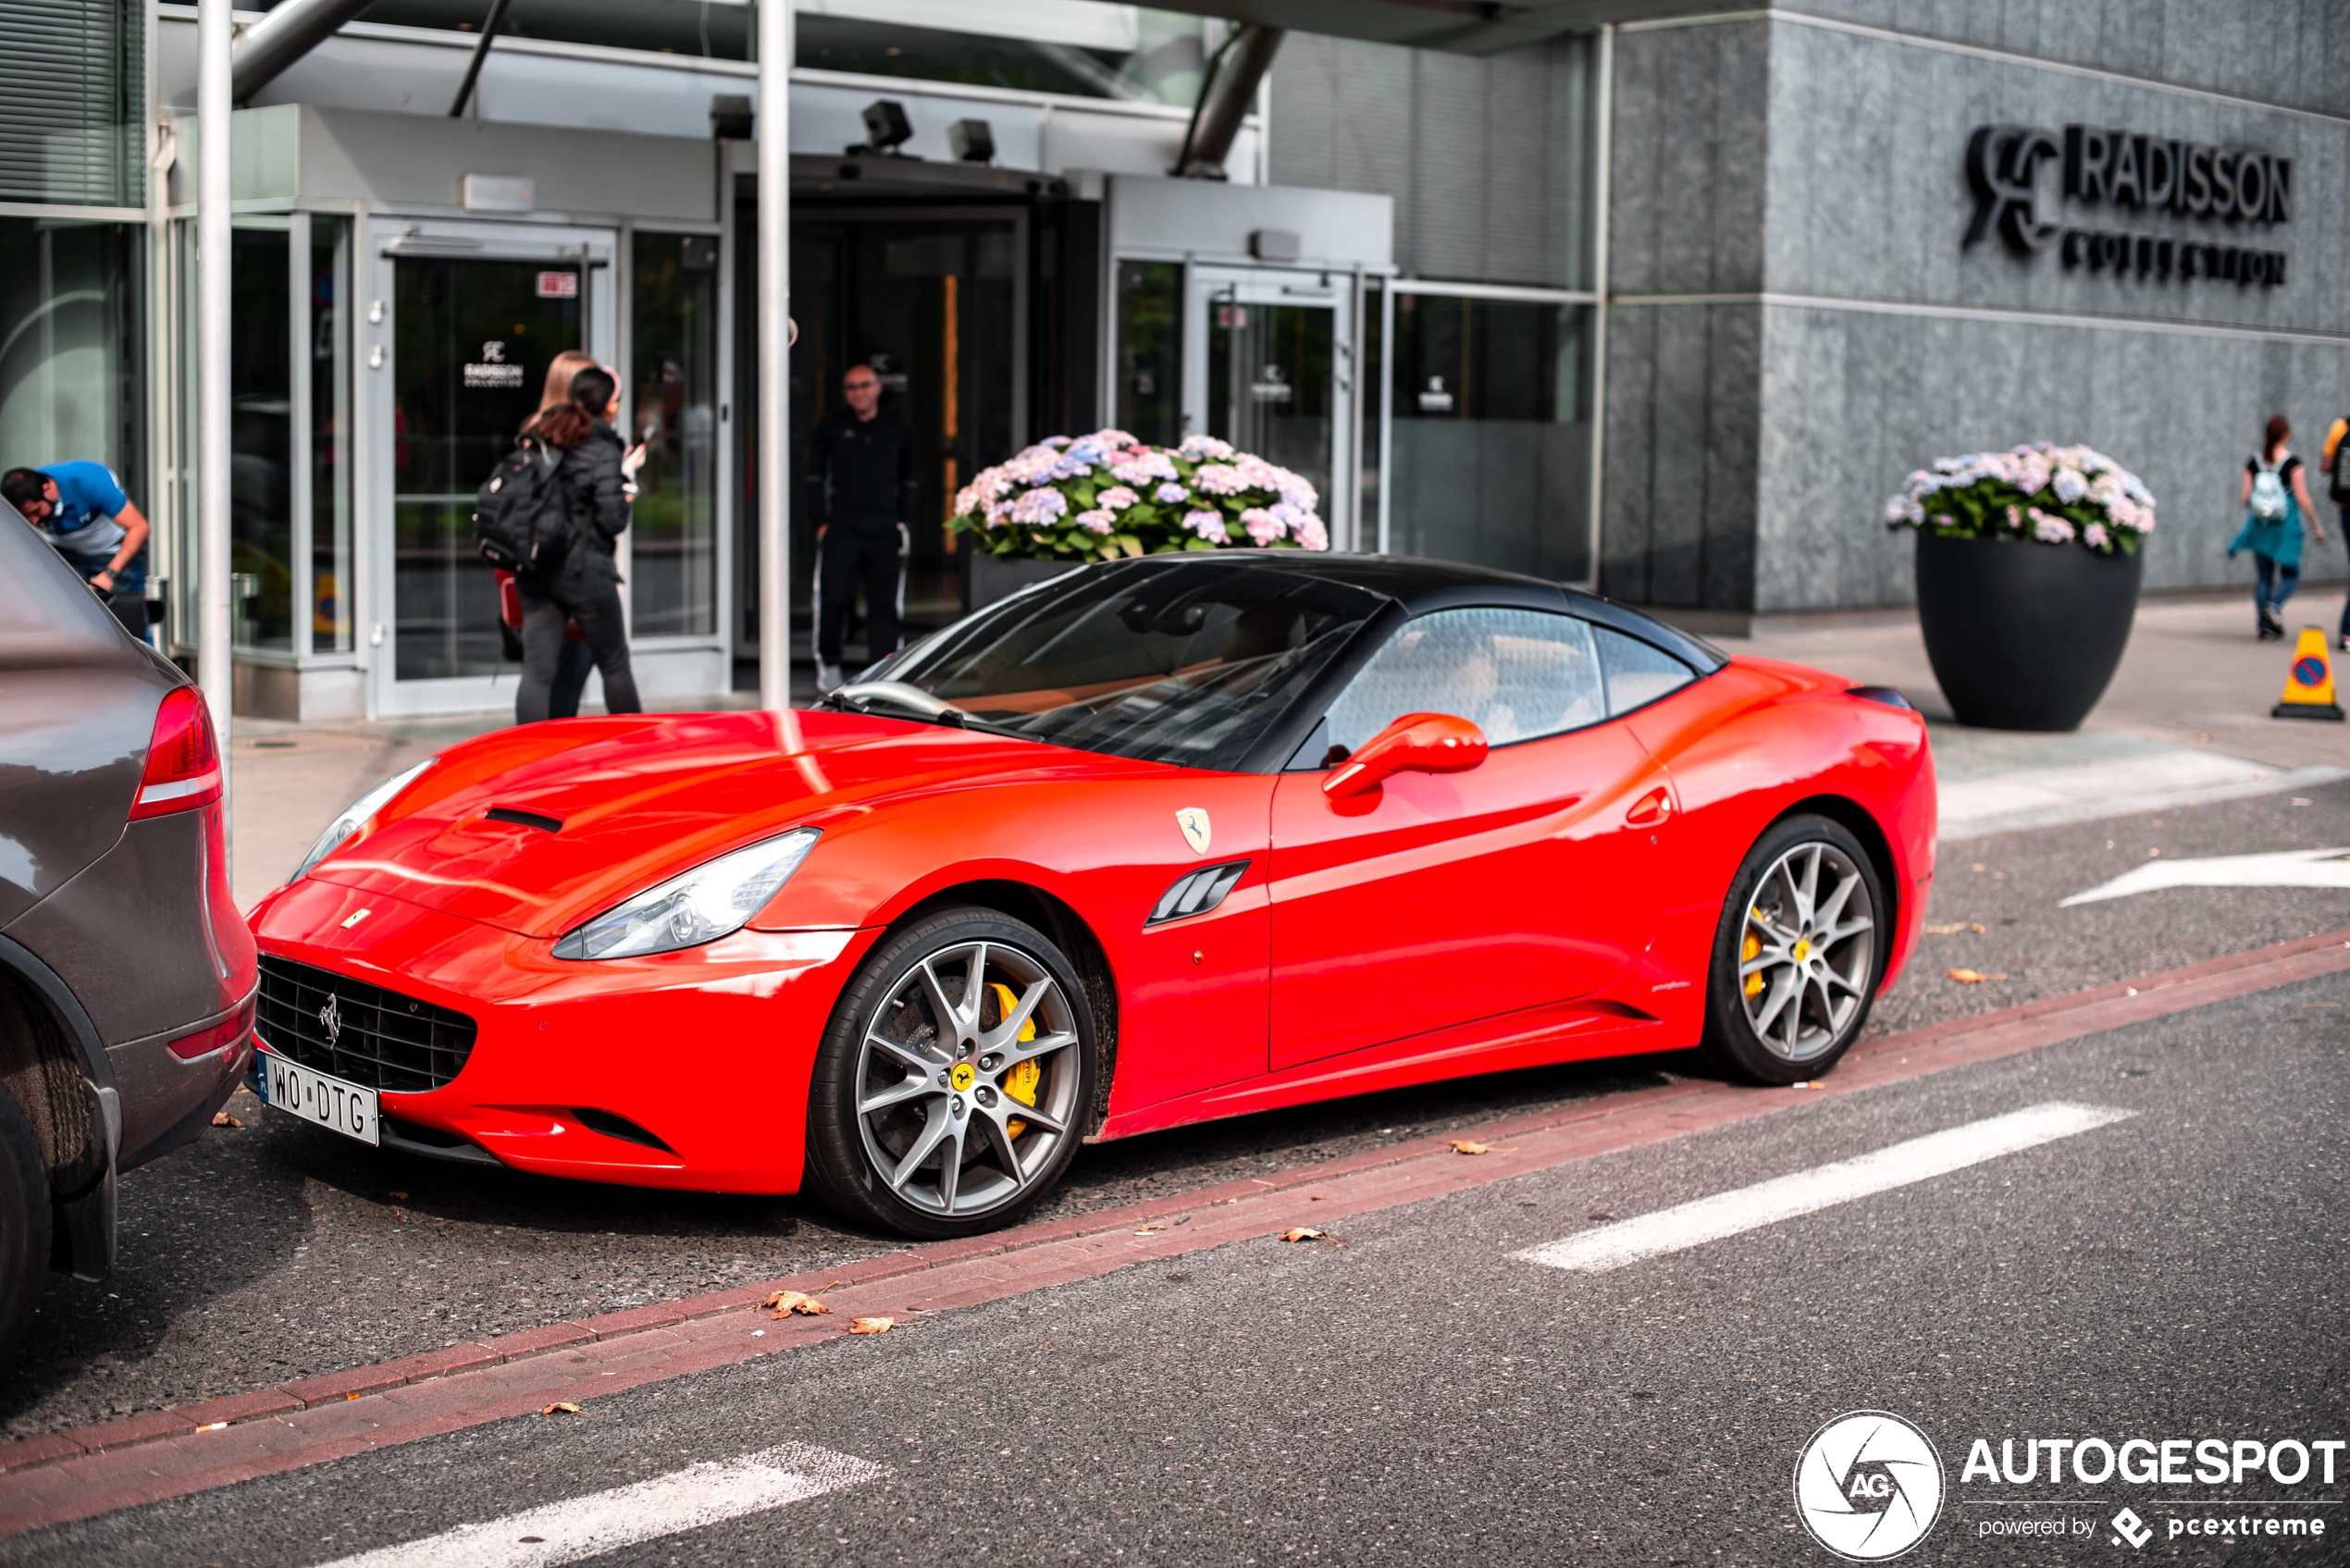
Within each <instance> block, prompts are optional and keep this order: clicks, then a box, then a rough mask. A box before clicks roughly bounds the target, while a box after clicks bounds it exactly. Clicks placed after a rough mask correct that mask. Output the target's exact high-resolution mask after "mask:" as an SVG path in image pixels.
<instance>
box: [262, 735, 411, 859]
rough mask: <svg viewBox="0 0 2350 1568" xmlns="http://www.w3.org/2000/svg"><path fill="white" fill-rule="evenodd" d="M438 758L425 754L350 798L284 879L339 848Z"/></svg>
mask: <svg viewBox="0 0 2350 1568" xmlns="http://www.w3.org/2000/svg"><path fill="white" fill-rule="evenodd" d="M439 760H440V759H439V758H438V757H427V758H426V759H424V760H423V761H421V762H419V763H417V764H416V765H415V766H414V767H413V768H411V769H409V770H408V771H407V772H404V773H402V774H401V775H399V776H398V777H397V778H390V779H386V780H384V782H383V783H381V784H377V786H376V787H375V788H373V789H371V790H369V791H368V792H367V793H366V794H365V795H363V796H360V797H359V798H358V799H356V800H354V801H352V803H351V804H350V805H349V806H348V807H346V808H345V809H344V810H343V813H342V815H341V816H340V817H337V818H336V819H335V820H334V821H331V822H328V824H327V831H326V832H325V833H320V834H319V835H318V842H317V843H315V844H314V845H312V846H310V853H309V854H307V855H305V856H303V858H302V866H301V869H299V870H296V871H295V872H294V874H293V875H291V876H290V877H288V878H287V879H286V881H287V882H288V883H297V882H300V881H301V880H302V879H303V878H304V877H306V876H308V875H309V874H310V868H311V867H313V866H315V865H316V864H317V863H318V862H319V861H321V860H323V859H325V858H327V857H328V856H329V855H331V854H333V853H334V852H335V851H336V850H338V849H340V848H341V847H342V846H343V845H344V843H345V842H346V841H347V840H349V839H350V838H351V837H352V834H354V833H357V832H358V831H359V830H360V829H361V828H364V827H365V826H366V825H367V819H368V818H370V817H373V816H374V815H375V814H376V813H377V812H378V811H380V810H382V809H384V808H385V807H387V806H389V805H390V804H391V803H392V801H393V800H394V799H396V798H398V796H399V795H400V792H401V791H402V790H403V789H406V788H407V787H408V786H409V785H410V784H414V783H415V782H416V780H417V778H418V776H419V775H421V774H422V773H423V772H424V771H425V770H426V769H427V768H429V767H431V766H432V765H433V764H434V763H435V762H438V761H439Z"/></svg>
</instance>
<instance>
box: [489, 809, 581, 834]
mask: <svg viewBox="0 0 2350 1568" xmlns="http://www.w3.org/2000/svg"><path fill="white" fill-rule="evenodd" d="M482 817H483V820H485V821H492V822H512V823H513V824H514V826H516V827H518V828H537V829H538V831H539V832H540V833H561V832H563V819H562V818H561V817H547V816H541V815H540V814H539V813H538V812H536V811H517V810H515V809H513V807H511V806H492V807H491V808H490V809H489V810H487V811H484V812H483V813H482Z"/></svg>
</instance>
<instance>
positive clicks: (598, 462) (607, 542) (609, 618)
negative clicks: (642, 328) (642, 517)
mask: <svg viewBox="0 0 2350 1568" xmlns="http://www.w3.org/2000/svg"><path fill="white" fill-rule="evenodd" d="M619 407H620V384H619V382H618V381H617V380H615V379H614V378H613V377H612V372H611V371H609V370H606V369H604V368H603V367H602V366H601V365H590V366H589V367H587V369H584V370H582V371H580V372H579V374H578V375H576V376H575V377H572V381H571V401H568V402H564V403H559V404H557V405H556V406H555V407H553V408H550V409H549V410H547V411H546V412H545V413H543V414H540V415H539V416H538V418H537V419H536V420H534V421H532V423H531V426H530V429H529V431H528V434H531V435H534V436H537V437H538V438H539V439H541V440H543V441H545V442H546V443H547V444H548V445H549V446H550V447H553V448H555V449H556V450H557V451H561V452H562V453H563V462H562V463H561V464H560V465H559V466H558V467H557V468H556V470H555V478H556V482H557V483H559V484H561V485H562V486H563V488H564V489H565V490H566V491H567V492H568V493H569V495H570V498H571V519H572V527H573V533H574V536H575V537H574V538H573V540H572V545H571V552H570V553H569V554H568V555H566V556H565V557H564V558H563V565H562V566H561V567H560V568H559V569H558V570H556V571H553V572H527V573H524V574H520V575H518V576H517V577H516V578H515V580H514V587H515V590H516V591H517V592H518V593H519V594H520V595H521V596H522V686H521V689H520V690H519V691H517V692H516V693H515V695H514V722H516V723H518V724H527V723H531V722H535V721H537V720H540V719H544V718H546V717H547V714H548V709H549V707H550V698H551V693H552V691H553V688H554V681H555V670H556V667H557V665H558V664H559V663H561V661H562V659H563V623H564V622H566V621H576V622H578V623H579V630H580V632H581V634H582V635H583V636H585V637H586V638H587V651H588V652H589V653H590V654H591V655H593V656H594V658H595V661H596V668H597V669H599V670H600V671H601V672H603V677H604V711H605V712H607V713H641V712H643V711H644V705H643V704H642V703H640V702H639V701H637V677H636V675H635V674H634V673H632V672H631V671H630V669H629V667H628V625H627V622H626V620H625V618H624V617H623V616H622V614H621V609H620V568H619V567H618V566H617V565H616V564H615V563H614V562H613V560H612V546H613V544H614V542H615V541H617V540H618V539H619V537H620V536H621V534H622V532H623V531H624V530H625V529H626V528H627V526H628V503H629V502H630V500H633V499H634V498H635V496H636V493H637V484H636V478H637V468H638V467H639V466H641V465H642V464H643V463H644V461H645V449H644V448H642V447H637V448H636V449H635V450H634V451H628V450H625V448H624V444H623V442H622V441H621V438H620V434H619V432H618V431H616V430H614V429H613V428H612V425H611V423H610V421H611V418H612V414H614V413H616V412H617V411H618V409H619Z"/></svg>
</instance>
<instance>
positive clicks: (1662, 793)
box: [1624, 784, 1673, 828]
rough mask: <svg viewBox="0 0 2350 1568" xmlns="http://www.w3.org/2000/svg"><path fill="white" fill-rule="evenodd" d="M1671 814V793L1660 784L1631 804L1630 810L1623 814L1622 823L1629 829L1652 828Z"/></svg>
mask: <svg viewBox="0 0 2350 1568" xmlns="http://www.w3.org/2000/svg"><path fill="white" fill-rule="evenodd" d="M1672 814H1673V792H1672V791H1671V790H1669V789H1666V788H1665V787H1664V786H1663V785H1662V784H1660V785H1658V786H1657V787H1656V788H1654V789H1652V790H1651V791H1649V792H1648V793H1647V794H1646V795H1643V796H1640V797H1639V799H1638V800H1636V801H1634V802H1632V809H1630V810H1629V811H1626V813H1624V821H1625V822H1626V825H1627V826H1630V827H1636V828H1652V827H1654V826H1656V824H1657V823H1659V822H1661V821H1664V819H1665V818H1667V817H1669V816H1671V815H1672Z"/></svg>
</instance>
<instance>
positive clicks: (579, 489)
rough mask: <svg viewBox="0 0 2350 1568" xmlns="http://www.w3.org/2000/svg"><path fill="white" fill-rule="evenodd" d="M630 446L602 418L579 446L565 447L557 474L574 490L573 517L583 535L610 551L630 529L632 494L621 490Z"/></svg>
mask: <svg viewBox="0 0 2350 1568" xmlns="http://www.w3.org/2000/svg"><path fill="white" fill-rule="evenodd" d="M626 452H627V449H626V448H625V447H624V446H622V445H621V440H620V432H619V431H617V430H614V429H613V428H612V426H609V425H607V424H605V423H604V422H603V421H602V420H600V419H599V420H598V421H596V427H595V428H594V429H592V430H590V431H588V432H587V437H586V438H585V439H583V440H582V441H581V442H580V443H579V444H578V445H577V446H575V447H566V448H564V449H563V462H562V463H559V464H558V465H557V466H556V468H555V476H556V477H557V478H558V479H559V480H561V481H562V482H563V486H564V487H565V488H568V489H569V490H570V492H571V520H572V522H573V523H575V525H578V528H579V537H580V538H581V539H582V540H584V541H585V542H586V543H587V544H588V545H589V546H591V547H592V548H594V549H599V550H601V551H602V552H603V553H604V554H606V555H610V554H612V541H614V540H615V539H617V538H619V537H620V536H621V535H622V534H623V533H625V532H626V531H627V528H628V498H627V497H626V496H625V495H624V494H622V493H621V488H620V487H621V486H622V484H623V483H625V481H624V480H623V478H622V477H621V473H620V460H621V458H622V457H624V456H625V455H626Z"/></svg>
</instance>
